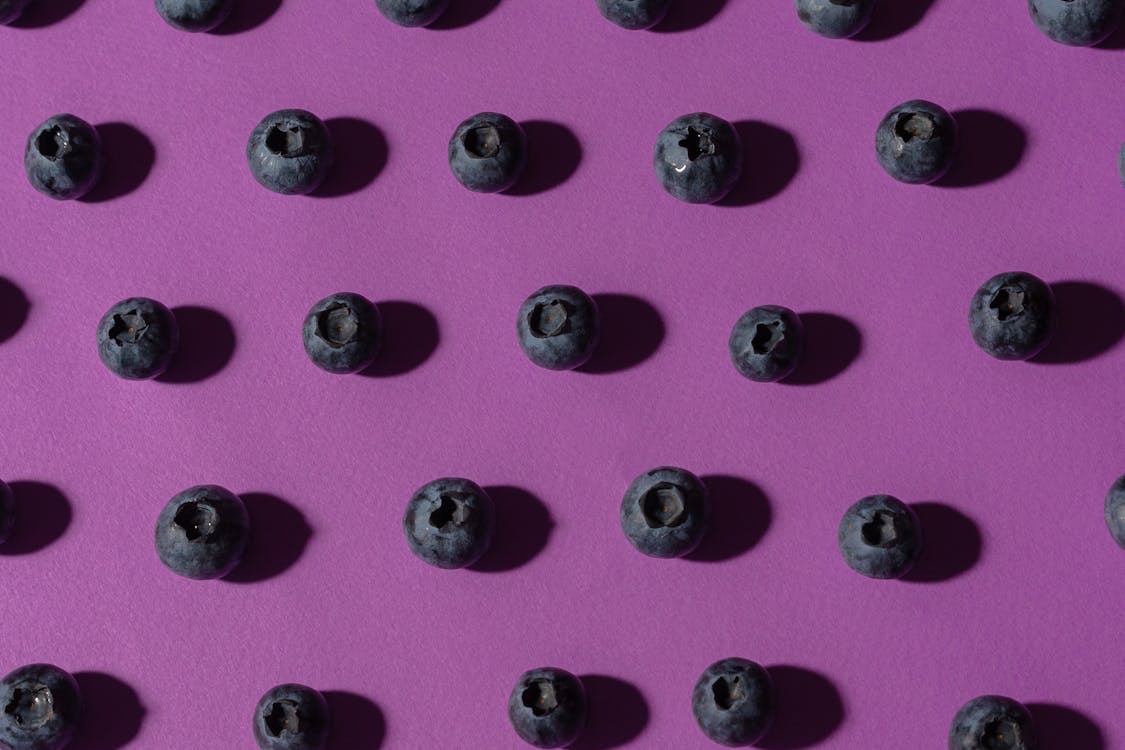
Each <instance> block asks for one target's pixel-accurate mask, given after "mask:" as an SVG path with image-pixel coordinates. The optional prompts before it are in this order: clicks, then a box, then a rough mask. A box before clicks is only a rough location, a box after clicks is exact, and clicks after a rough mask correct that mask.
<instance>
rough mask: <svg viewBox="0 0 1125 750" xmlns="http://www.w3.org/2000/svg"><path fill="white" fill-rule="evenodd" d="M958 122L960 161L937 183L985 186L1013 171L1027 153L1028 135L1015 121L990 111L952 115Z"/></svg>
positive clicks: (957, 185) (981, 110)
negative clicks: (1025, 152)
mask: <svg viewBox="0 0 1125 750" xmlns="http://www.w3.org/2000/svg"><path fill="white" fill-rule="evenodd" d="M951 114H952V115H953V119H954V120H956V122H957V137H958V139H959V145H958V149H959V152H958V154H957V158H956V159H955V160H954V162H953V167H952V168H951V169H950V170H949V173H948V174H946V175H945V177H943V178H941V179H940V180H938V181H937V182H936V183H935V184H936V185H937V186H939V187H947V188H959V187H973V186H974V185H984V184H985V183H989V182H993V181H995V180H998V179H1000V178H1001V177H1003V176H1004V175H1006V174H1008V173H1009V172H1011V171H1012V170H1014V169H1015V168H1016V167H1017V166H1018V165H1019V163H1020V159H1022V158H1023V153H1024V151H1025V150H1027V133H1026V132H1024V129H1023V127H1021V126H1020V124H1019V123H1017V122H1016V121H1015V120H1013V119H1011V118H1009V117H1006V116H1004V115H1002V114H1000V113H999V112H991V111H989V110H987V109H960V110H957V111H956V112H952V113H951Z"/></svg>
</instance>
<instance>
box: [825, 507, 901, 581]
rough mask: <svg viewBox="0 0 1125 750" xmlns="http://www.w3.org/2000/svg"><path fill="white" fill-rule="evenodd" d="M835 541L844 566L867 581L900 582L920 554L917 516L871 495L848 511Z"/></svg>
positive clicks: (841, 521)
mask: <svg viewBox="0 0 1125 750" xmlns="http://www.w3.org/2000/svg"><path fill="white" fill-rule="evenodd" d="M837 541H838V542H839V544H840V554H842V555H843V556H844V562H846V563H847V564H848V566H849V567H850V568H851V569H852V570H854V571H856V572H857V573H862V574H863V575H865V576H867V577H868V578H901V577H902V576H904V575H906V574H907V573H908V572H910V569H911V568H913V567H914V563H915V562H916V561H917V560H918V555H919V553H920V552H921V551H922V531H921V528H920V526H919V523H918V516H917V515H915V513H914V511H913V510H912V509H911V508H910V506H909V505H907V504H906V503H904V502H902V501H901V500H899V499H898V498H896V497H892V496H890V495H871V496H869V497H865V498H863V499H862V500H860V501H859V502H857V503H856V504H855V505H853V506H852V507H850V508H848V510H847V512H846V513H844V517H843V518H841V519H840V527H839V529H838V531H837Z"/></svg>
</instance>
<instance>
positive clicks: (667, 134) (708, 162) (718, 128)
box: [653, 112, 742, 203]
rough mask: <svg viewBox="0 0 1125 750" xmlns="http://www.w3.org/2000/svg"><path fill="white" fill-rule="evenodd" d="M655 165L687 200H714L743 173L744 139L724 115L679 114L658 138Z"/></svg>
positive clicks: (664, 181)
mask: <svg viewBox="0 0 1125 750" xmlns="http://www.w3.org/2000/svg"><path fill="white" fill-rule="evenodd" d="M653 166H654V167H655V169H656V176H657V178H659V180H660V184H661V185H662V186H663V187H664V189H665V190H667V191H668V193H669V194H670V195H672V196H674V197H676V198H678V199H680V200H682V201H685V202H687V203H714V202H715V201H718V200H720V199H721V198H723V196H725V195H726V194H727V193H729V192H730V191H731V189H732V188H733V187H734V186H735V184H736V183H737V182H738V179H739V177H741V176H742V139H741V138H739V135H738V131H737V130H735V129H734V126H733V125H731V124H730V123H729V122H727V121H726V120H724V119H723V118H721V117H716V116H715V115H710V114H707V113H706V112H696V113H694V114H690V115H684V116H683V117H678V118H676V119H675V120H673V121H672V122H670V123H669V124H668V126H667V127H665V128H664V129H663V130H661V131H660V135H659V136H657V139H656V148H655V150H654V153H653Z"/></svg>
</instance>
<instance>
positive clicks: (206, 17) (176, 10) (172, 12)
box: [156, 0, 249, 32]
mask: <svg viewBox="0 0 1125 750" xmlns="http://www.w3.org/2000/svg"><path fill="white" fill-rule="evenodd" d="M240 2H249V0H240ZM233 8H234V0H156V12H157V13H159V14H160V17H161V18H163V19H164V20H165V21H167V22H168V25H169V26H171V27H173V28H176V29H179V30H180V31H190V32H200V31H210V30H211V29H213V28H215V27H216V26H218V25H219V24H221V23H222V22H223V21H225V20H227V17H228V16H230V12H231V10H232V9H233Z"/></svg>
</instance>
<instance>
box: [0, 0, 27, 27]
mask: <svg viewBox="0 0 1125 750" xmlns="http://www.w3.org/2000/svg"><path fill="white" fill-rule="evenodd" d="M28 2H30V0H0V26H4V25H7V24H9V23H11V22H12V21H15V20H16V19H17V18H19V17H20V14H21V13H23V10H24V8H26V7H27V4H28Z"/></svg>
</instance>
